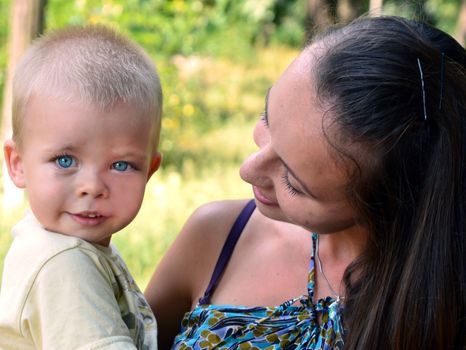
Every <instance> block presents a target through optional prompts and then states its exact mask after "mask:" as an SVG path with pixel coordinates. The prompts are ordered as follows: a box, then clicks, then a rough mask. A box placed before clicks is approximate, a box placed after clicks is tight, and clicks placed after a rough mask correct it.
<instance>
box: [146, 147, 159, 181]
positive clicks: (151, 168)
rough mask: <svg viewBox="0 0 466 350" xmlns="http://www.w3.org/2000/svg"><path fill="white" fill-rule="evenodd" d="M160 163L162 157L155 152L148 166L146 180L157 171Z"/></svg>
mask: <svg viewBox="0 0 466 350" xmlns="http://www.w3.org/2000/svg"><path fill="white" fill-rule="evenodd" d="M161 162H162V155H161V154H160V153H159V152H155V154H154V155H153V156H152V159H151V161H150V164H149V171H148V173H147V180H148V181H149V179H150V177H151V176H152V175H153V174H154V173H155V172H156V171H157V170H158V169H159V167H160V163H161Z"/></svg>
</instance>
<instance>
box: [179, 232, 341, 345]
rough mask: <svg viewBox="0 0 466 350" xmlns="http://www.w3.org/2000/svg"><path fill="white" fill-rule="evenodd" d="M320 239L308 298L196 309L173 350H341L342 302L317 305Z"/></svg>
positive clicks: (186, 318) (331, 300)
mask: <svg viewBox="0 0 466 350" xmlns="http://www.w3.org/2000/svg"><path fill="white" fill-rule="evenodd" d="M316 239H317V236H316V235H313V237H312V242H313V250H312V256H311V261H310V268H309V275H308V287H307V288H308V294H307V295H303V296H300V297H297V298H294V299H291V300H288V301H286V302H284V303H283V304H281V305H279V306H277V307H244V306H231V305H199V304H198V305H197V306H196V308H195V309H194V310H192V311H191V312H188V313H186V314H185V316H184V318H183V321H182V325H181V326H182V328H181V331H180V334H179V335H178V336H177V337H176V339H175V342H174V345H173V347H172V349H183V350H184V349H316V350H317V349H325V350H328V349H342V348H343V327H342V324H341V317H340V314H341V309H340V304H339V302H337V300H336V299H334V298H331V297H327V298H324V299H320V300H318V301H317V302H316V303H314V302H313V297H314V272H315V260H314V252H315V245H316Z"/></svg>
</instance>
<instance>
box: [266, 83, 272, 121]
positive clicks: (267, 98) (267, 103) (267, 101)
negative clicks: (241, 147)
mask: <svg viewBox="0 0 466 350" xmlns="http://www.w3.org/2000/svg"><path fill="white" fill-rule="evenodd" d="M271 89H272V87H269V88H268V90H267V94H266V95H265V110H264V120H265V124H266V125H269V118H268V116H267V114H268V109H269V94H270V90H271Z"/></svg>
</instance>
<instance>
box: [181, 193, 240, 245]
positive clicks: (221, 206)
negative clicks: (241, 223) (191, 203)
mask: <svg viewBox="0 0 466 350" xmlns="http://www.w3.org/2000/svg"><path fill="white" fill-rule="evenodd" d="M247 202H248V200H247V199H238V200H221V201H215V202H209V203H206V204H203V205H201V206H200V207H198V208H197V209H196V210H195V211H194V212H193V213H192V215H191V217H190V218H189V219H188V221H187V222H186V224H185V228H186V227H188V228H189V229H190V230H188V231H187V234H193V235H198V234H199V235H203V236H204V235H220V236H224V235H226V234H227V233H228V232H229V231H230V228H231V226H232V225H233V223H234V221H235V220H236V218H237V217H238V215H239V213H240V212H241V210H242V209H243V208H244V206H245V205H246V204H247ZM191 229H194V230H191Z"/></svg>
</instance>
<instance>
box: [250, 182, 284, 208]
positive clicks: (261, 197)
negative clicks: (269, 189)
mask: <svg viewBox="0 0 466 350" xmlns="http://www.w3.org/2000/svg"><path fill="white" fill-rule="evenodd" d="M252 191H253V192H254V197H256V199H257V200H258V201H259V202H260V203H262V204H264V205H268V206H270V207H278V203H277V202H273V201H271V200H270V199H268V198H267V197H266V196H264V195H263V194H262V192H261V191H260V190H259V189H258V188H257V187H256V186H252Z"/></svg>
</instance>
